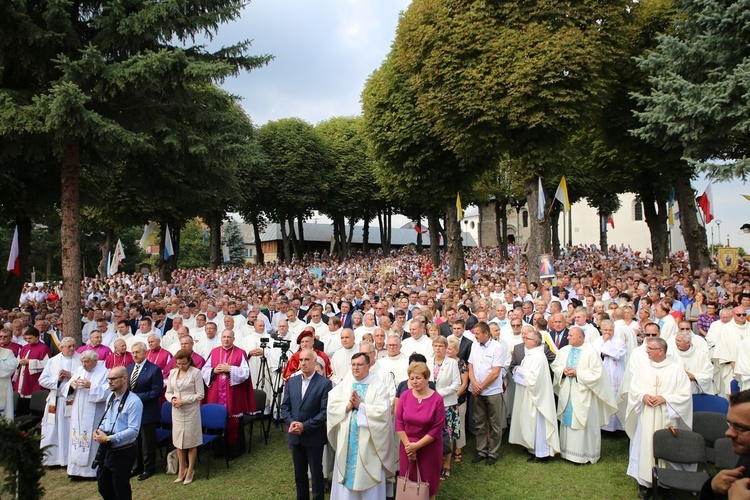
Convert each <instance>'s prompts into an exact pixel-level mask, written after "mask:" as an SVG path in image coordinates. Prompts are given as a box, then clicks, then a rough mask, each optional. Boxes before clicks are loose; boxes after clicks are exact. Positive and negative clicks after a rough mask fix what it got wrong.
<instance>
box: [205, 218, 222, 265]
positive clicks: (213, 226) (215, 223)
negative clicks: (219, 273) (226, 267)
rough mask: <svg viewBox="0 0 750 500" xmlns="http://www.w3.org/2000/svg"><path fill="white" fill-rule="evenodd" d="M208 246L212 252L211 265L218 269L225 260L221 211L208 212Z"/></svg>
mask: <svg viewBox="0 0 750 500" xmlns="http://www.w3.org/2000/svg"><path fill="white" fill-rule="evenodd" d="M207 219H208V220H207V221H206V222H208V232H209V237H208V248H209V253H210V258H209V266H210V267H211V269H217V268H218V267H219V266H220V265H221V264H222V262H223V257H222V252H221V219H222V217H221V215H220V213H219V212H216V211H212V212H210V213H209V214H208V217H207Z"/></svg>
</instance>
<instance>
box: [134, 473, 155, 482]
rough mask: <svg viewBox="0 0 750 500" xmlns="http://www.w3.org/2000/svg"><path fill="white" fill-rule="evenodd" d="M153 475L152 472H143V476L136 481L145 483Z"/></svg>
mask: <svg viewBox="0 0 750 500" xmlns="http://www.w3.org/2000/svg"><path fill="white" fill-rule="evenodd" d="M153 475H154V473H153V472H144V473H143V474H141V475H140V476H138V481H145V480H146V479H148V478H150V477H151V476H153Z"/></svg>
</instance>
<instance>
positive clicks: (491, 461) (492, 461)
mask: <svg viewBox="0 0 750 500" xmlns="http://www.w3.org/2000/svg"><path fill="white" fill-rule="evenodd" d="M496 463H497V457H489V458H488V459H487V463H486V465H495V464H496Z"/></svg>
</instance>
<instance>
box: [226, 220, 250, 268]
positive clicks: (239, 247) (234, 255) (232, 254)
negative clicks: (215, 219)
mask: <svg viewBox="0 0 750 500" xmlns="http://www.w3.org/2000/svg"><path fill="white" fill-rule="evenodd" d="M222 243H223V244H224V245H226V246H227V247H228V249H229V264H230V265H232V266H241V265H243V264H244V263H245V241H244V240H243V239H242V233H240V227H239V226H238V225H237V222H236V221H235V220H234V219H229V220H228V221H227V222H226V224H224V237H223V238H222Z"/></svg>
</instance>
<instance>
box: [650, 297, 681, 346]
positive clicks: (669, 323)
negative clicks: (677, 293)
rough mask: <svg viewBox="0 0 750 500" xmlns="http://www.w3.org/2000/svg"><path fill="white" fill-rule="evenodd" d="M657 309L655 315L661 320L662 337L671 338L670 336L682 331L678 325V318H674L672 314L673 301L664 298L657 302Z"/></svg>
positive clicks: (660, 330)
mask: <svg viewBox="0 0 750 500" xmlns="http://www.w3.org/2000/svg"><path fill="white" fill-rule="evenodd" d="M655 307H656V309H655V310H654V315H655V316H656V318H657V319H658V320H659V321H658V323H659V332H660V333H661V338H663V339H664V340H669V339H670V338H672V337H674V336H675V335H677V332H679V331H680V329H679V328H678V327H677V320H675V319H674V316H672V314H671V312H672V306H671V303H670V302H669V301H667V300H662V301H661V302H659V303H658V304H656V306H655Z"/></svg>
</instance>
